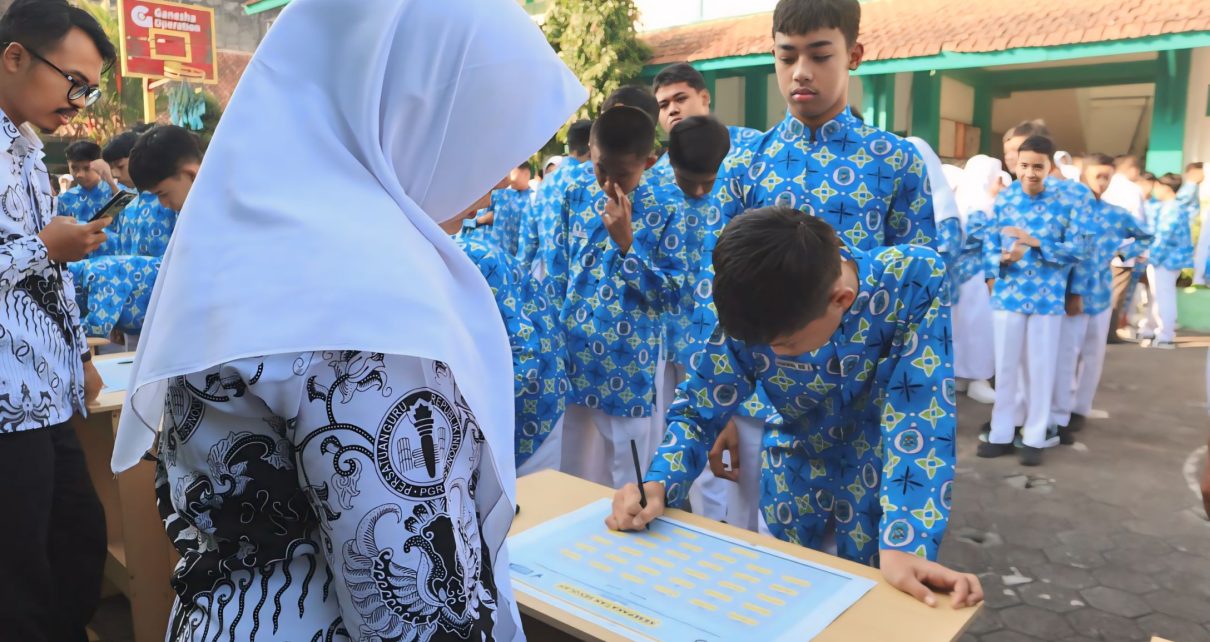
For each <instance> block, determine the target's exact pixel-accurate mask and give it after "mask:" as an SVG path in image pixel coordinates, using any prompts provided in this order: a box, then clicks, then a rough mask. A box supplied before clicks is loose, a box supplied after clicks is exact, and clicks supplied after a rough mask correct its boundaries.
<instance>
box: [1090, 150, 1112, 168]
mask: <svg viewBox="0 0 1210 642" xmlns="http://www.w3.org/2000/svg"><path fill="white" fill-rule="evenodd" d="M1099 165H1108V166H1110V167H1113V157H1112V156H1110V155H1109V154H1101V153H1094V154H1088V155H1086V156H1084V167H1096V166H1099Z"/></svg>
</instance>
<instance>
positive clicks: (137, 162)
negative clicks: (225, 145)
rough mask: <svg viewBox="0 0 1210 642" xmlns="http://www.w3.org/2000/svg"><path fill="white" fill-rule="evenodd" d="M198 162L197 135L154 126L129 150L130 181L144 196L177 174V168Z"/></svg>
mask: <svg viewBox="0 0 1210 642" xmlns="http://www.w3.org/2000/svg"><path fill="white" fill-rule="evenodd" d="M201 161H202V145H201V141H199V140H198V137H197V134H194V133H193V132H191V131H189V130H187V129H185V128H183V127H177V126H176V125H157V126H155V127H152V128H151V129H149V130H147V133H146V134H143V135H142V136H139V140H138V142H137V143H135V145H134V149H132V150H130V168H129V170H128V171H129V172H130V179H131V180H133V181H134V185H135V187H137V188H138V189H139V190H141V191H144V192H147V191H150V190H151V189H152V188H154V187H155V186H156V185H159V184H160V182H161V181H163V180H164V179H166V178H171V177H173V176H175V175H176V173H177V172H179V171H180V169H181V165H183V164H185V163H189V162H197V163H200V162H201Z"/></svg>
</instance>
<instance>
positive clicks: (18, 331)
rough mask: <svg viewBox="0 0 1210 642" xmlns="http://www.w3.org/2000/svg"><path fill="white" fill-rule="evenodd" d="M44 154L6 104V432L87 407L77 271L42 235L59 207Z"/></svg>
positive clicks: (2, 136)
mask: <svg viewBox="0 0 1210 642" xmlns="http://www.w3.org/2000/svg"><path fill="white" fill-rule="evenodd" d="M43 155H44V154H43V152H42V141H41V140H39V139H38V136H37V135H36V134H35V133H34V131H33V129H32V128H31V127H30V126H29V125H28V124H26V125H22V126H21V127H17V126H16V125H14V124H13V121H12V120H10V119H9V118H8V116H6V115H5V114H4V113H3V112H0V299H2V300H0V434H2V433H11V432H17V431H22V430H33V429H37V428H45V427H47V426H52V425H55V424H60V423H63V422H65V421H67V420H68V419H70V418H71V416H72V415H73V414H76V413H77V412H78V413H81V414H83V413H84V371H83V368H82V366H81V362H80V359H81V355H82V354H83V353H84V352H85V351H87V349H88V343H87V339H86V338H85V336H84V332H83V330H82V329H81V328H80V315H79V311H78V310H77V308H76V304H75V294H74V291H73V289H72V283H71V276H70V274H69V273H68V271H67V269H66V267H65V266H63V265H60V264H57V263H52V262H51V260H50V258H49V257H48V255H47V251H46V246H45V245H43V244H42V241H41V239H39V238H38V232H40V231H41V230H42V228H43V227H45V226H46V224H47V223H48V222H49V221H50V219H51V217H52V216H54V209H55V207H54V197H53V196H52V194H51V191H50V176H49V175H48V174H47V172H46V165H45V164H43V162H42V157H43Z"/></svg>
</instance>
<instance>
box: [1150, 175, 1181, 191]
mask: <svg viewBox="0 0 1210 642" xmlns="http://www.w3.org/2000/svg"><path fill="white" fill-rule="evenodd" d="M1156 180H1157V182H1159V184H1160V185H1167V186H1168V187H1171V188H1172V191H1174V192H1179V191H1181V186H1182V185H1184V184H1185V178H1184V177H1183V176H1181V175H1180V174H1173V173H1172V172H1168V173H1167V174H1164V175H1163V176H1161V177H1159V178H1158V179H1156Z"/></svg>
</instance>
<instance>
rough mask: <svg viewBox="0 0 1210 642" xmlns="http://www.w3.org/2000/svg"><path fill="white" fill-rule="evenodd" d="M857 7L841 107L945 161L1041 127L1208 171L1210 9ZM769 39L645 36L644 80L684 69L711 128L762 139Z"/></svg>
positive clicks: (1139, 2)
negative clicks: (853, 66)
mask: <svg viewBox="0 0 1210 642" xmlns="http://www.w3.org/2000/svg"><path fill="white" fill-rule="evenodd" d="M671 2H672V3H674V4H675V3H676V2H677V0H671ZM642 4H643V3H642V2H640V8H642ZM681 4H686V5H693V6H695V7H699V8H701V7H706V3H705V2H700V3H699V2H697V1H694V2H683V3H681ZM746 4H747V6H752V4H751V3H746ZM758 4H764V5H767V6H770V7H771V6H772V5H773V4H774V2H772V1H769V0H764V2H762V3H758ZM728 6H732V7H733V6H734V3H728ZM862 9H863V15H862V34H861V38H860V41H861V42H862V43H863V44H864V45H865V62H864V63H863V64H862V65H861V67H860V68H859V69H858V71H857V72H856V73H855V76H854V78H853V79H852V86H851V102H852V103H853V104H854V105H855V106H857V107H859V108H860V110H861V111H862V113H863V115H864V117H865V118H866V120H867V122H872V123H875V124H877V125H878V126H880V127H883V128H885V129H889V130H892V131H895V132H898V133H900V134H904V135H913V136H919V137H921V138H923V139H925V140H927V141H929V143H931V144H932V145H933V147H934V148H935V149H937V151H938V152H939V154H940V155H941V156H943V157H946V158H948V159H965V158H969V157H970V156H973V155H975V154H978V153H987V154H991V155H998V154H999V152H1000V140H1001V136H1002V134H1003V132H1004V131H1005V130H1007V129H1008V128H1010V127H1012V126H1013V125H1015V124H1016V123H1018V122H1020V121H1022V120H1025V119H1030V118H1042V119H1044V120H1046V122H1047V124H1048V125H1050V128H1051V130H1052V133H1053V134H1054V136H1055V138H1056V142H1057V143H1058V145H1059V147H1060V148H1061V149H1066V150H1068V151H1070V152H1073V153H1079V152H1104V153H1108V154H1124V153H1134V154H1138V155H1140V156H1145V157H1146V160H1147V166H1148V169H1149V170H1150V171H1153V172H1156V173H1160V172H1169V171H1174V172H1179V171H1181V169H1182V168H1183V164H1184V163H1186V162H1192V161H1195V160H1207V161H1210V105H1208V101H1207V98H1208V95H1210V2H1180V1H1174V0H1063V1H1055V0H867V1H865V2H863V6H862ZM708 10H709V9H708V7H707V11H706V12H707V13H708ZM719 11H722V9H719ZM666 13H667V12H666V11H665V12H664V13H660V14H659V15H658V17H659V18H661V19H663V18H664V16H665V15H666ZM698 15H699V16H701V15H702V13H701V12H699V14H698ZM771 29H772V12H771V11H768V12H764V13H758V14H751V15H746V16H742V17H724V18H718V19H713V20H710V19H706V20H699V21H697V22H693V23H691V24H682V25H678V26H672V27H666V28H661V29H656V30H651V31H646V32H644V33H643V34H642V38H643V40H644V41H645V42H646V43H647V44H648V46H650V47H651V50H652V59H651V62H650V64H649V65H648V67H647V68H646V69H645V71H644V73H643V76H644V78H643V79H644V80H650V78H651V77H653V76H654V75H655V73H656V72H657V71H658V70H659V69H660V68H661V67H662V66H664V65H666V64H669V63H673V62H680V61H689V62H690V63H692V64H693V65H694V66H695V67H697V68H698V69H699V70H701V71H702V72H703V74H704V75H705V76H706V79H707V82H708V84H709V85H710V88H711V89H712V94H713V95H714V104H715V109H716V112H717V114H718V115H719V117H720V118H722V119H723V120H724V121H726V122H728V123H731V124H742V125H746V126H749V127H754V128H757V129H762V130H763V129H767V128H769V127H770V126H772V125H773V124H775V123H777V122H778V121H780V120H781V119H782V118H783V117H784V114H785V102H784V100H783V99H782V97H781V93H780V91H779V89H778V86H777V80H776V78H775V77H774V76H773V73H772V72H773V55H772V51H771V49H772V36H771Z"/></svg>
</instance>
